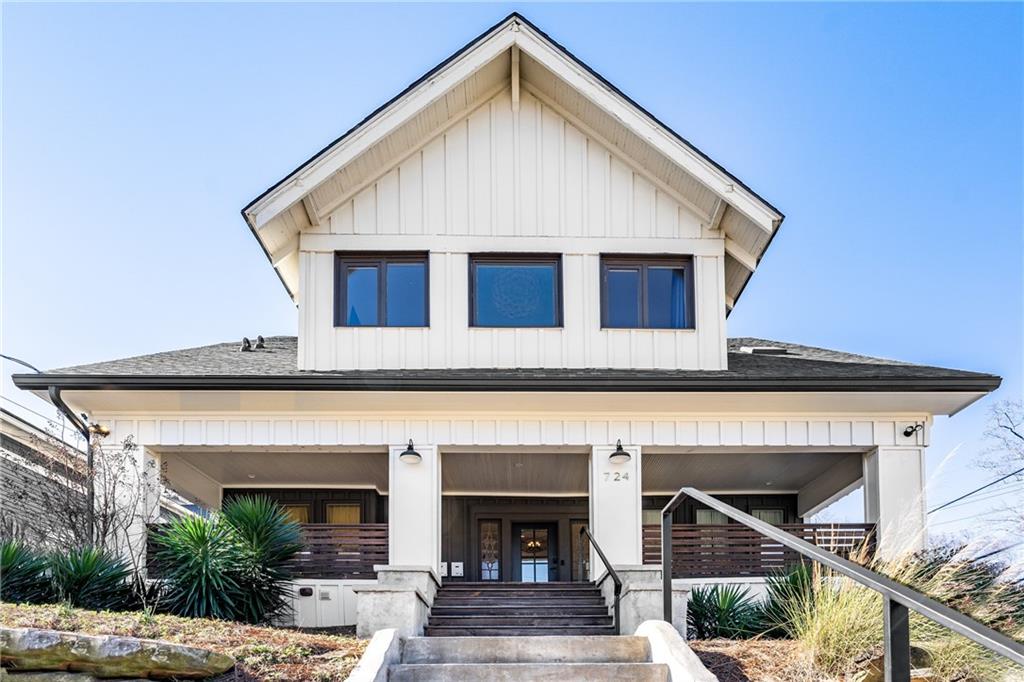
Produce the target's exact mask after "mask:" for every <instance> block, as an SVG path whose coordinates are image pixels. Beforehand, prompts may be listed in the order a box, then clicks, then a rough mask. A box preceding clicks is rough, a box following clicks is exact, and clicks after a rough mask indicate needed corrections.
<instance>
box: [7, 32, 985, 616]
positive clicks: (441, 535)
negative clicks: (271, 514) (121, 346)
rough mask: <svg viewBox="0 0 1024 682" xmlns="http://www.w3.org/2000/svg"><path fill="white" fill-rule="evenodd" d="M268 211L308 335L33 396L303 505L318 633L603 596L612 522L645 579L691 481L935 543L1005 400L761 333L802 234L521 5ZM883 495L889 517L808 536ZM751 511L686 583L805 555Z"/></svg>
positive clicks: (265, 199) (280, 194) (848, 531)
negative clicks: (503, 589) (514, 586)
mask: <svg viewBox="0 0 1024 682" xmlns="http://www.w3.org/2000/svg"><path fill="white" fill-rule="evenodd" d="M242 214H243V216H244V219H245V221H246V223H247V224H248V226H249V228H250V229H251V231H252V234H253V236H254V238H255V239H257V240H258V241H259V243H260V245H261V246H262V248H263V250H264V251H265V253H266V256H267V259H268V261H269V262H270V265H271V266H272V267H273V269H274V271H275V272H276V273H277V276H278V277H279V278H280V279H281V282H282V284H283V285H284V287H285V289H286V290H287V292H288V295H289V296H291V297H292V299H293V300H294V301H295V305H296V308H297V312H298V336H297V337H280V336H272V337H269V338H265V339H264V338H262V337H258V338H257V337H256V334H255V333H254V332H257V331H259V330H258V329H255V328H254V329H250V330H243V331H244V333H246V334H247V335H248V336H249V337H250V338H247V339H244V340H242V339H241V334H240V335H239V339H237V340H232V341H230V342H226V343H222V344H218V345H213V346H205V347H200V348H190V349H185V350H172V351H166V352H160V353H156V354H153V355H145V356H141V357H134V358H127V359H121V360H113V361H110V362H101V363H96V364H91V365H82V366H77V367H68V368H64V369H57V370H52V371H49V372H45V373H42V374H33V375H28V374H23V375H18V376H16V377H15V383H16V384H17V385H18V386H19V387H21V388H23V389H26V390H31V391H35V392H37V393H39V394H40V395H44V396H47V395H48V396H50V397H52V398H53V399H54V400H60V401H64V402H66V403H67V404H69V405H71V406H72V408H73V409H74V410H75V411H76V412H87V413H88V414H89V415H90V418H91V419H92V420H94V421H97V422H99V423H102V424H104V425H106V426H107V427H108V428H109V429H110V430H111V432H112V434H113V436H112V439H111V440H112V441H114V440H120V439H122V438H124V437H125V436H128V435H131V436H133V437H134V439H135V440H136V442H138V443H139V444H140V445H141V446H142V447H141V448H140V453H141V454H140V456H141V457H144V458H146V459H149V460H154V461H157V462H159V465H160V467H159V468H160V470H161V471H162V472H163V476H164V479H165V482H166V485H168V486H170V487H171V488H173V489H174V490H175V491H177V492H178V493H180V494H182V495H184V496H185V497H187V498H188V499H189V500H192V501H193V502H196V503H198V504H202V505H205V506H208V507H210V508H217V507H218V506H219V505H220V504H221V503H222V501H223V500H224V499H225V498H228V497H231V496H234V495H240V494H245V493H251V492H259V493H264V494H267V495H270V496H272V497H273V498H275V499H276V500H278V501H279V502H280V503H281V504H282V505H284V506H285V508H286V509H287V510H288V512H289V513H290V514H291V515H292V516H293V518H295V519H296V520H297V521H299V522H300V523H302V524H304V529H305V533H306V538H307V541H308V543H309V548H308V550H307V551H306V552H304V553H303V554H302V555H301V557H300V559H299V560H298V570H299V572H300V574H301V575H302V577H303V579H302V580H301V581H300V582H299V586H298V588H297V592H296V605H297V610H298V618H299V621H300V622H301V623H303V624H315V625H322V626H325V625H336V624H342V623H352V622H355V621H357V620H358V621H360V629H361V630H360V631H361V632H370V631H372V630H373V629H374V628H375V627H380V626H382V625H384V624H388V623H387V622H385V620H381V619H384V616H383V615H381V614H382V613H384V612H385V611H386V612H387V614H390V616H389V617H392V618H397V619H398V620H400V621H401V623H402V624H404V625H403V627H407V631H410V632H415V631H419V630H420V629H422V627H423V624H424V621H425V619H426V617H427V614H428V613H429V611H430V608H431V606H432V605H433V600H434V598H435V593H436V591H437V587H438V585H439V584H444V585H454V584H456V583H458V582H459V581H465V582H473V583H488V582H494V583H504V582H510V581H511V582H554V583H560V582H572V581H582V580H587V579H589V578H599V577H601V576H602V575H606V573H607V569H606V567H605V565H604V562H603V561H602V560H601V558H600V556H599V555H598V553H597V549H596V547H593V546H591V543H590V542H589V539H588V536H587V535H586V534H584V533H582V532H581V531H582V529H583V528H584V527H586V528H588V529H589V531H590V537H593V538H594V539H595V540H596V543H597V545H599V546H600V548H601V550H602V551H603V553H604V555H605V556H606V557H607V558H608V561H609V563H610V564H611V565H613V566H616V567H618V568H620V569H622V570H621V571H620V572H623V573H625V572H627V571H633V572H634V573H636V574H637V575H643V571H644V570H645V569H644V566H645V565H646V566H647V568H648V569H651V570H653V569H655V568H656V567H655V566H652V565H651V564H657V563H658V562H659V558H658V542H659V529H658V527H657V525H655V524H657V523H658V522H659V518H660V517H659V515H660V510H661V508H662V507H663V506H664V504H665V503H666V501H667V500H668V498H669V497H671V496H672V495H673V494H674V493H676V491H677V490H678V489H679V488H680V487H681V486H684V485H687V486H693V487H696V488H698V489H701V490H703V491H707V492H710V493H713V494H714V495H715V496H717V497H719V498H720V499H722V500H725V501H726V502H728V503H729V504H731V505H733V506H735V507H737V508H739V509H741V510H743V511H746V512H748V513H750V514H752V515H754V516H755V517H757V518H759V519H761V520H764V521H767V522H770V523H772V524H776V525H780V526H784V527H786V528H788V529H790V530H792V532H794V533H798V534H800V535H802V536H804V537H807V538H809V539H811V540H813V541H815V542H819V543H821V544H825V545H828V546H830V547H833V548H835V549H837V550H838V551H843V550H844V548H846V549H848V548H849V547H850V546H851V545H852V544H854V543H856V542H859V541H860V540H863V539H865V538H866V537H869V536H870V537H871V538H874V541H875V542H877V544H878V547H879V551H882V552H889V553H896V552H899V551H902V550H904V549H908V548H914V547H917V546H920V545H921V544H922V543H923V542H924V531H925V509H926V507H925V500H924V478H925V470H924V462H925V449H926V448H927V446H928V443H929V432H930V429H931V425H932V420H933V418H934V417H935V416H936V415H952V414H955V413H956V412H958V411H959V410H962V409H963V408H965V407H966V406H968V405H970V404H971V403H972V402H974V401H976V400H978V399H979V398H981V397H982V396H984V395H985V394H987V393H988V392H990V391H992V390H994V389H995V388H997V387H998V386H999V383H1000V379H999V378H998V377H995V376H991V375H988V374H980V373H975V372H968V371H961V370H953V369H943V368H938V367H925V366H919V365H913V364H909V363H904V362H896V361H892V360H883V359H877V358H871V357H865V356H861V355H855V354H851V353H846V352H840V351H833V350H825V349H820V348H812V347H808V346H803V345H798V344H794V343H784V342H780V341H771V340H764V339H755V338H732V339H730V338H729V337H728V335H727V327H728V315H729V311H730V310H732V309H733V307H734V306H736V305H737V304H738V303H739V301H740V298H741V295H742V293H743V290H744V288H745V287H746V286H747V284H748V282H749V280H750V278H751V277H752V276H753V275H754V273H755V272H756V270H757V268H758V264H759V262H760V260H761V258H762V256H763V255H764V253H765V251H766V250H767V248H768V246H769V245H770V243H771V241H772V238H773V237H774V236H775V234H776V233H777V231H778V230H779V228H780V225H781V224H782V221H783V215H782V213H781V212H780V211H779V210H778V209H777V208H775V207H774V206H772V205H771V204H770V203H769V202H768V201H766V200H765V199H763V198H762V197H760V196H759V195H758V194H757V193H755V192H754V191H753V190H752V189H750V188H749V187H748V186H747V185H746V184H744V183H743V182H741V181H740V180H739V179H738V178H736V177H735V176H733V175H732V174H730V173H729V172H728V171H726V170H725V169H724V168H722V167H721V166H719V165H718V164H716V163H715V162H714V161H713V160H711V159H710V158H709V157H708V156H706V155H705V154H704V153H702V152H701V151H700V150H698V149H696V148H695V147H694V146H693V145H691V144H689V143H688V142H687V141H686V140H685V139H683V138H682V137H680V136H679V135H677V134H676V133H675V132H673V131H672V130H670V129H668V128H667V127H666V126H665V125H664V124H662V123H661V122H659V121H658V120H657V119H656V118H655V117H654V116H653V115H652V114H650V113H649V112H647V111H645V110H644V109H643V108H642V107H641V106H640V105H639V104H637V103H636V102H633V101H632V100H631V99H629V98H628V97H627V96H626V95H625V94H623V93H622V92H621V91H619V90H618V89H616V88H615V87H614V86H613V85H611V84H610V83H608V82H607V81H605V80H604V79H603V78H601V76H600V75H598V74H596V73H595V72H593V71H592V70H591V69H590V68H588V67H587V66H586V65H585V64H583V63H582V62H580V61H579V60H578V59H576V58H575V57H573V56H572V55H571V54H569V53H568V52H567V51H566V50H565V49H564V48H562V47H561V46H559V45H558V43H556V42H555V41H554V40H553V39H552V38H550V37H548V36H547V35H545V34H544V33H543V32H542V31H541V30H540V29H538V28H537V27H536V26H534V25H532V24H530V23H529V22H528V21H526V20H525V19H524V18H522V17H521V16H519V15H515V14H513V15H511V16H509V17H508V18H506V19H505V20H503V21H501V22H500V23H498V24H497V25H495V26H494V27H492V28H490V29H488V30H487V31H485V32H484V33H483V34H482V35H481V36H480V37H478V38H477V39H475V40H474V41H472V42H471V43H470V44H469V45H468V46H467V47H465V48H464V49H462V50H461V51H459V52H458V53H456V54H455V55H453V56H452V57H451V58H449V59H448V60H446V61H445V62H443V63H442V64H441V65H439V66H438V67H436V68H435V69H433V70H432V71H430V72H429V73H427V74H426V75H425V76H423V78H421V79H420V80H418V81H416V82H415V83H413V84H412V85H411V86H409V88H407V89H406V90H405V91H403V92H402V93H400V94H399V95H397V96H396V97H395V98H394V99H392V100H391V101H390V102H388V103H387V104H385V105H384V106H382V107H381V108H380V109H378V110H377V111H375V112H373V113H372V114H370V115H369V116H368V117H367V118H366V119H365V120H364V121H362V122H361V123H359V124H358V125H357V126H355V127H354V128H353V129H351V130H350V131H348V132H347V133H345V134H344V135H342V136H341V137H340V138H338V139H337V140H335V141H334V142H332V143H331V144H329V145H328V146H327V147H325V148H324V149H323V150H321V151H320V152H318V153H317V154H315V155H314V156H313V157H312V158H311V159H310V160H309V161H307V162H306V163H304V164H303V165H302V166H300V167H299V168H297V169H296V170H294V171H292V172H291V173H290V174H289V175H288V176H287V177H285V178H284V179H283V180H281V181H280V182H278V183H277V184H275V185H274V186H273V187H271V188H270V189H268V190H267V191H266V192H264V193H263V194H262V195H260V196H259V197H257V198H256V199H255V200H254V201H252V203H250V204H249V205H248V206H246V207H245V208H244V209H243V211H242ZM254 322H255V321H254ZM858 486H863V490H864V501H865V502H864V507H865V508H864V514H865V518H864V521H865V523H864V524H850V525H846V526H839V527H829V528H821V527H817V526H814V525H813V524H807V523H805V521H806V519H808V517H811V516H812V515H814V514H815V512H817V511H818V510H820V509H822V508H823V507H825V506H827V505H828V504H829V503H831V502H832V501H834V500H836V499H838V498H839V497H841V496H843V495H845V494H847V493H848V492H850V491H851V490H853V489H855V488H857V487H858ZM154 509H155V501H154ZM147 520H148V519H140V537H141V536H142V535H143V534H144V533H143V530H142V525H143V523H144V522H145V521H147ZM726 521H727V519H726V518H725V517H724V516H723V515H722V514H720V513H718V512H716V511H714V510H712V509H709V508H707V507H703V506H702V505H695V504H688V505H683V506H682V507H680V508H679V509H678V510H677V511H676V512H675V516H674V522H675V526H674V530H673V533H674V534H676V533H677V532H678V540H677V545H679V546H680V547H682V553H681V554H680V555H679V558H678V560H677V563H676V567H675V571H676V575H677V577H678V578H679V579H680V580H682V581H691V582H692V581H701V580H704V581H707V580H730V579H732V580H741V581H746V582H756V581H758V580H760V579H761V578H763V576H764V575H765V574H766V573H767V572H768V571H770V570H772V569H773V568H774V567H777V566H779V565H781V564H782V563H784V562H785V561H786V560H787V559H786V555H785V554H784V553H782V552H781V551H775V550H771V549H765V547H764V546H763V545H762V544H761V543H760V542H759V541H757V540H756V539H751V538H750V536H749V533H746V532H745V529H743V528H742V527H740V526H737V525H736V524H730V523H726ZM740 531H743V532H740ZM730 548H732V549H730ZM711 549H714V551H710V550H711ZM357 593H358V595H359V596H358V598H356V597H355V596H354V595H355V594H357ZM402 599H405V600H406V601H402V602H401V604H399V601H400V600H402ZM374 600H378V601H374ZM396 600H398V601H396ZM361 603H365V604H367V605H370V604H377V605H381V604H386V605H390V606H388V609H390V610H388V609H384V608H381V609H378V613H377V616H376V617H377V618H378V619H377V620H373V618H374V616H373V615H372V613H371V612H372V611H373V609H372V608H371V607H370V606H367V607H366V608H362V607H359V606H358V605H359V604H361ZM396 604H399V605H398V606H396ZM401 609H405V610H404V611H402V615H401V616H396V615H395V614H396V613H398V611H399V610H401Z"/></svg>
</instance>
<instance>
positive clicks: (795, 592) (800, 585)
mask: <svg viewBox="0 0 1024 682" xmlns="http://www.w3.org/2000/svg"><path fill="white" fill-rule="evenodd" d="M765 589H766V591H767V593H766V595H765V600H764V603H763V604H761V606H760V617H761V628H762V632H763V634H764V635H765V636H766V637H792V636H793V627H792V623H791V619H792V614H791V613H790V608H791V606H790V605H791V604H794V603H804V602H807V601H812V600H813V599H814V572H813V569H812V568H811V564H809V563H800V564H797V565H796V566H794V567H793V568H791V569H789V570H787V571H782V572H778V573H773V574H772V575H770V576H768V578H767V579H766V581H765Z"/></svg>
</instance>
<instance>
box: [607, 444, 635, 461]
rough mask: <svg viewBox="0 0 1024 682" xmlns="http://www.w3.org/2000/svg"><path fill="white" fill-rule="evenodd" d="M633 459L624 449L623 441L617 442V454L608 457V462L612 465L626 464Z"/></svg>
mask: <svg viewBox="0 0 1024 682" xmlns="http://www.w3.org/2000/svg"><path fill="white" fill-rule="evenodd" d="M631 459H633V456H632V455H630V454H629V453H628V452H626V451H625V450H623V449H622V440H621V439H619V440H617V441H615V452H613V453H612V454H611V455H609V456H608V461H609V462H611V463H612V464H625V463H626V462H628V461H629V460H631Z"/></svg>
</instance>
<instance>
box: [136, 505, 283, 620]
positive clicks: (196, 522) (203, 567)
mask: <svg viewBox="0 0 1024 682" xmlns="http://www.w3.org/2000/svg"><path fill="white" fill-rule="evenodd" d="M154 539H155V541H156V545H157V547H158V549H157V553H156V559H157V561H158V562H159V563H160V567H161V574H162V577H163V578H164V579H165V580H166V583H167V593H166V595H165V597H164V600H165V604H166V607H167V608H168V609H169V610H170V611H171V612H172V613H174V614H176V615H180V616H195V617H212V618H222V619H226V620H239V621H244V622H247V623H265V622H268V621H270V620H273V619H274V618H275V617H277V616H280V615H282V614H284V613H285V612H286V611H287V609H288V608H289V607H290V604H289V601H288V598H287V597H288V588H289V586H290V583H291V579H292V575H291V571H290V569H289V561H290V559H291V558H292V557H293V556H294V555H295V553H296V552H298V551H299V550H300V549H301V548H302V542H301V536H300V530H299V526H298V525H297V524H295V523H294V522H292V521H291V520H290V519H289V518H288V516H287V514H285V512H284V510H283V509H281V507H280V506H279V505H278V504H277V503H276V502H274V501H272V500H270V499H269V498H267V497H263V496H258V497H248V496H247V497H240V498H236V499H234V500H231V501H229V502H228V503H226V504H225V505H224V509H223V510H222V511H221V513H220V514H218V515H216V516H214V517H211V518H203V517H198V516H190V517H184V518H180V519H176V520H175V521H172V522H171V523H169V524H166V525H165V526H164V527H163V528H162V529H161V530H159V531H157V535H156V536H155V538H154Z"/></svg>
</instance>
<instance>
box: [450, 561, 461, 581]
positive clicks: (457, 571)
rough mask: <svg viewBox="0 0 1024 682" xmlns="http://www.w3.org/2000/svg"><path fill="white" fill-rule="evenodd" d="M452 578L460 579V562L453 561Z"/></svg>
mask: <svg viewBox="0 0 1024 682" xmlns="http://www.w3.org/2000/svg"><path fill="white" fill-rule="evenodd" d="M452 577H453V578H461V577H462V562H461V561H453V562H452Z"/></svg>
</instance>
